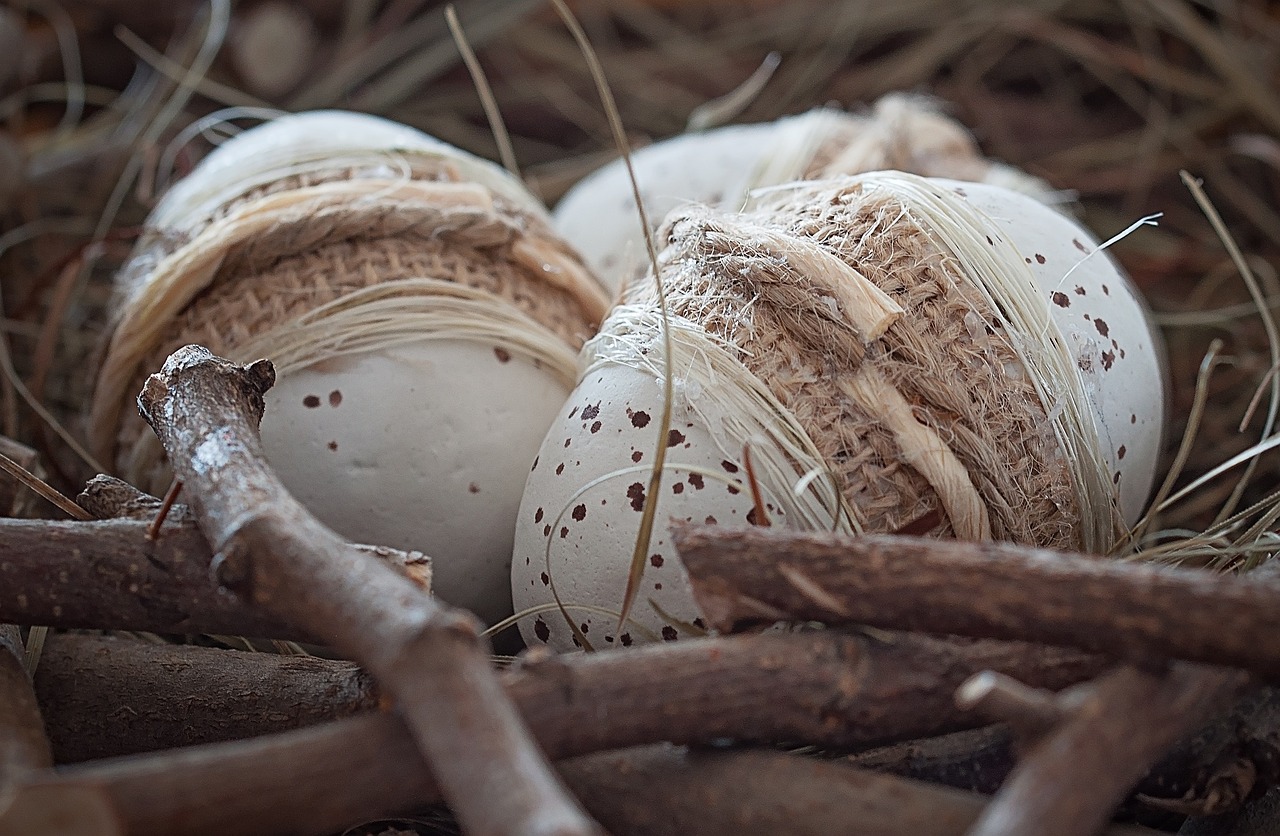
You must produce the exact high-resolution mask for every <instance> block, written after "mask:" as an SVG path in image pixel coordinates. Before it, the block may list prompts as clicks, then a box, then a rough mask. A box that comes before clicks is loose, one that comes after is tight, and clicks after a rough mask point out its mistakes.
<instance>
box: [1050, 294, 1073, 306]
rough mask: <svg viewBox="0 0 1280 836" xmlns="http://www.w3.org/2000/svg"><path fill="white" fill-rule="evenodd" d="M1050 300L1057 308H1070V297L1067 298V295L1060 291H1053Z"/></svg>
mask: <svg viewBox="0 0 1280 836" xmlns="http://www.w3.org/2000/svg"><path fill="white" fill-rule="evenodd" d="M1052 298H1053V304H1055V305H1057V306H1058V307H1059V308H1069V307H1071V299H1070V297H1068V296H1067V294H1065V293H1063V292H1062V291H1060V290H1055V291H1054V292H1053V297H1052Z"/></svg>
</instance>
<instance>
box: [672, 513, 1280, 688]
mask: <svg viewBox="0 0 1280 836" xmlns="http://www.w3.org/2000/svg"><path fill="white" fill-rule="evenodd" d="M674 542H675V544H676V548H677V549H678V550H679V552H680V555H681V558H682V559H683V560H684V564H685V567H686V568H687V569H688V570H689V574H690V576H691V579H692V581H693V587H694V594H695V596H696V597H697V600H698V602H699V605H700V606H701V607H702V610H703V613H704V615H705V616H707V618H708V620H709V623H711V624H712V625H713V626H715V627H717V628H719V629H721V630H729V629H732V628H734V627H735V626H737V625H741V624H745V623H750V622H760V621H766V622H771V621H776V620H779V619H796V620H801V621H805V620H816V621H825V622H828V623H865V624H873V625H876V626H880V627H889V628H894V629H903V630H922V631H925V632H933V633H954V634H957V635H967V636H988V637H992V638H1009V639H1021V640H1024V641H1038V642H1044V643H1047V644H1063V645H1071V646H1074V647H1079V648H1082V649H1085V650H1090V651H1095V652H1101V653H1109V654H1113V655H1117V656H1121V657H1127V658H1130V659H1136V660H1144V659H1150V658H1152V657H1172V658H1178V659H1187V660H1192V661H1200V662H1207V663H1212V664H1218V665H1229V666H1238V667H1242V668H1245V669H1247V670H1250V671H1253V672H1255V673H1258V674H1260V675H1262V676H1265V677H1268V678H1271V679H1275V678H1278V677H1280V642H1277V641H1275V636H1276V635H1280V582H1278V581H1276V580H1274V579H1271V578H1266V577H1246V576H1234V575H1223V574H1215V573H1212V572H1209V571H1205V570H1197V569H1174V568H1168V567H1158V566H1151V565H1139V564H1133V563H1124V562H1119V561H1112V560H1102V559H1098V558H1090V557H1086V556H1082V555H1072V554H1065V553H1059V552H1050V551H1046V550H1043V549H1033V548H1028V547H1024V546H1017V545H1012V544H1008V543H993V542H987V543H970V542H961V541H956V540H933V539H923V538H914V537H894V536H888V535H867V536H863V537H846V536H839V535H833V534H822V533H816V534H809V533H797V532H794V531H787V530H784V529H776V528H775V529H763V528H750V529H744V530H726V529H720V528H714V527H707V526H687V525H682V526H676V527H675V528H674ZM978 590H981V594H977V591H978Z"/></svg>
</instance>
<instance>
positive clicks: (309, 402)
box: [302, 395, 320, 409]
mask: <svg viewBox="0 0 1280 836" xmlns="http://www.w3.org/2000/svg"><path fill="white" fill-rule="evenodd" d="M302 405H303V406H305V407H306V408H307V409H315V408H316V407H318V406H319V405H320V396H319V395H307V396H306V397H305V398H303V399H302Z"/></svg>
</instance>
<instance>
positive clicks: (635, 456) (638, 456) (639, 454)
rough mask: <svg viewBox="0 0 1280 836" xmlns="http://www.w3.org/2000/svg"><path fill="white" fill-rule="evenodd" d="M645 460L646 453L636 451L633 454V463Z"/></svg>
mask: <svg viewBox="0 0 1280 836" xmlns="http://www.w3.org/2000/svg"><path fill="white" fill-rule="evenodd" d="M643 458H644V453H642V452H640V451H639V450H636V451H635V452H634V453H632V454H631V461H633V462H639V461H640V460H641V459H643Z"/></svg>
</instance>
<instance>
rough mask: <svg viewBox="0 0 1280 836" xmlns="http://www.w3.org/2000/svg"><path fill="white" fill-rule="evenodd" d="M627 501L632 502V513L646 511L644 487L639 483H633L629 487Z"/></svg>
mask: <svg viewBox="0 0 1280 836" xmlns="http://www.w3.org/2000/svg"><path fill="white" fill-rule="evenodd" d="M627 499H629V500H631V510H632V511H643V510H644V485H643V484H641V483H639V482H632V483H631V485H629V486H628V487H627Z"/></svg>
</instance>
